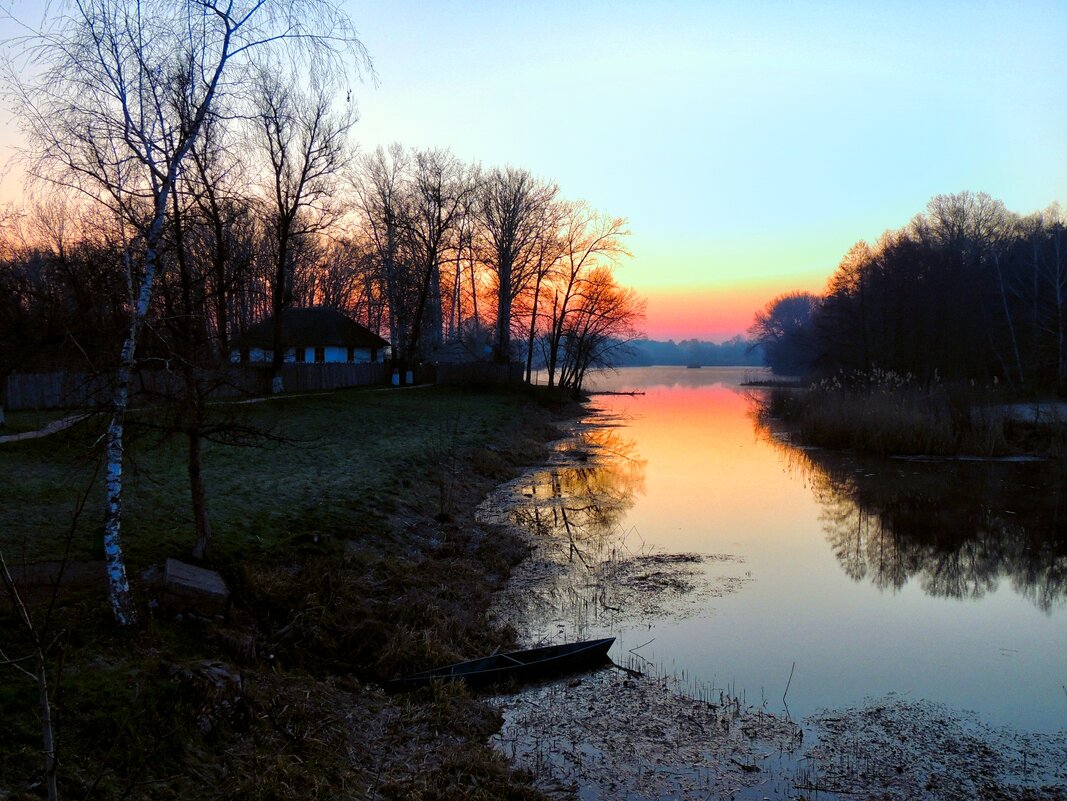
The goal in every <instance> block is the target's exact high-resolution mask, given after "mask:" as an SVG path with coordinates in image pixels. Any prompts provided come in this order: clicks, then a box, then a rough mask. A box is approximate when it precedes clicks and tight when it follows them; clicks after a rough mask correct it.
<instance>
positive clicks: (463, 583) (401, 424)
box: [0, 388, 559, 799]
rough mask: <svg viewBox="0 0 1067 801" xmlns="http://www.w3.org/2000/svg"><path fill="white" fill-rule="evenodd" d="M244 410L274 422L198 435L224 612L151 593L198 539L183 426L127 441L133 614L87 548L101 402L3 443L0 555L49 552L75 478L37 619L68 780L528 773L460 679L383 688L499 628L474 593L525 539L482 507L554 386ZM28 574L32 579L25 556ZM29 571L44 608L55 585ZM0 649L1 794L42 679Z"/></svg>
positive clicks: (22, 767) (186, 793)
mask: <svg viewBox="0 0 1067 801" xmlns="http://www.w3.org/2000/svg"><path fill="white" fill-rule="evenodd" d="M233 411H234V410H233V409H232V408H231V409H227V410H225V412H224V411H223V410H219V414H223V413H225V414H227V415H229V414H231V413H232V412H233ZM240 413H241V420H240V421H239V422H240V424H241V425H243V426H247V427H252V428H255V429H257V430H259V431H261V432H269V434H270V436H269V437H266V438H263V437H260V438H259V439H258V440H257V441H256V444H255V447H238V446H235V445H223V444H212V445H210V446H209V448H208V450H207V453H206V455H205V468H206V472H207V481H208V492H209V497H208V504H209V510H210V514H211V522H212V533H213V543H212V550H211V552H210V559H211V565H210V566H211V567H214V568H216V569H218V570H219V571H220V572H221V573H222V574H223V576H224V577H225V578H226V580H227V582H228V584H229V586H230V588H231V590H232V592H233V598H234V603H233V608H232V610H231V613H230V615H229V618H228V620H227V622H226V623H225V624H224V625H218V624H209V623H206V622H204V621H199V620H196V619H191V618H189V617H185V618H184V619H177V618H176V617H175V616H173V615H171V614H168V613H164V612H162V611H160V610H159V609H158V608H157V607H156V606H155V603H154V602H155V600H156V599H157V596H158V594H159V593H158V587H157V586H156V585H155V584H154V583H153V579H152V577H153V576H154V575H157V573H158V566H159V565H160V564H161V563H162V562H163V560H165V559H166V558H167V557H170V556H173V557H178V558H183V557H185V555H186V554H188V552H189V550H190V548H191V547H192V544H193V540H194V534H193V523H192V519H191V514H190V512H189V508H190V505H189V500H188V488H187V479H186V474H185V464H184V447H183V443H182V442H181V440H180V439H171V440H160V439H159V438H158V437H157V436H156V435H155V434H154V433H152V432H151V431H150V430H148V426H146V425H145V424H146V423H148V422H149V420H148V418H147V417H146V418H143V419H141V420H140V422H139V427H140V428H142V429H143V431H142V435H141V436H140V437H139V438H137V440H136V442H135V443H134V445H133V447H132V449H131V459H130V464H131V467H130V469H129V473H128V476H129V479H128V480H129V484H128V494H127V505H126V515H125V523H124V526H125V532H126V533H125V538H126V544H127V549H128V555H129V560H130V567H131V574H132V575H133V576H134V592H135V595H136V597H137V601H138V603H139V606H140V611H141V618H142V621H143V622H142V624H141V625H140V627H138V628H137V629H136V630H135V631H132V632H118V631H116V630H115V629H114V628H113V627H112V625H111V623H110V620H109V615H108V611H107V605H106V599H105V597H104V593H103V581H102V573H101V572H100V570H99V569H98V568H99V563H98V562H94V561H93V558H94V554H93V531H94V529H95V528H96V527H97V526H98V525H99V523H100V509H101V508H102V507H101V504H100V498H101V495H102V488H101V487H100V486H99V483H100V482H99V477H97V478H96V480H95V481H94V470H95V465H96V463H97V460H96V457H95V450H94V449H95V445H96V443H97V442H98V438H99V433H100V426H101V425H102V423H101V421H99V420H92V419H90V420H87V421H85V422H83V423H81V424H79V425H78V426H76V427H74V428H72V429H70V430H69V431H65V432H62V433H60V434H57V435H54V436H52V437H49V438H47V439H41V440H29V441H25V442H19V443H8V444H6V445H3V446H0V470H2V471H3V473H4V475H6V476H14V477H15V478H14V480H9V481H8V482H7V484H6V487H5V497H4V499H3V503H2V504H0V547H2V549H3V552H4V554H5V556H6V558H7V560H8V561H9V563H12V564H13V565H15V566H16V567H17V566H19V565H21V564H22V563H31V564H33V563H39V562H41V561H43V560H55V559H59V558H61V556H62V554H63V553H64V551H65V550H66V549H67V536H66V534H67V533H68V532H69V531H70V530H71V512H72V509H73V508H74V507H75V505H76V504H77V502H78V499H79V497H81V496H82V495H86V497H87V498H88V500H87V503H86V511H85V512H84V513H83V514H82V515H81V517H80V518H79V519H78V521H77V525H76V526H75V527H74V528H73V536H72V537H71V538H70V547H69V554H70V556H69V559H70V562H71V566H72V567H71V569H70V570H69V571H68V574H67V578H66V580H65V581H64V582H63V583H62V585H61V586H60V587H59V592H58V601H59V603H58V608H57V611H56V612H55V614H54V616H53V622H52V625H51V627H50V628H51V631H50V638H49V642H51V638H52V637H54V638H55V641H54V643H53V644H52V646H51V648H50V651H49V667H50V670H51V672H52V675H53V676H54V678H55V680H56V684H55V690H54V697H56V698H57V702H56V708H57V720H58V730H59V733H60V745H59V751H60V769H59V776H60V794H61V797H79V798H81V797H86V795H87V793H88V795H89V796H90V797H93V798H106V799H110V798H186V797H196V796H200V797H206V798H263V799H266V798H278V799H285V798H293V799H296V798H301V799H303V798H313V797H337V798H349V797H350V798H368V799H369V798H398V799H399V798H405V799H406V798H413V799H418V798H457V799H458V798H471V799H478V798H485V799H489V798H503V797H512V798H525V797H529V798H536V797H538V794H537V793H536V791H535V790H533V789H532V786H531V784H530V781H529V777H525V776H522V775H516V774H514V773H513V772H512V771H511V770H510V768H509V767H508V766H507V765H506V763H504V762H503V761H502V760H501V759H500V758H499V757H498V756H497V755H496V754H495V753H493V752H492V751H491V750H489V749H488V747H487V746H486V745H485V738H486V737H487V736H488V734H489V733H491V732H492V731H493V730H495V728H496V726H497V725H498V721H497V719H496V715H495V713H493V712H492V711H491V710H490V709H489V708H488V707H486V706H485V705H484V704H482V703H481V702H480V701H478V700H476V699H472V698H469V697H468V696H466V695H465V694H464V693H463V692H462V691H455V690H452V691H446V690H442V691H439V692H438V693H437V694H432V693H426V694H425V695H423V696H417V697H397V698H389V697H386V696H384V695H383V694H382V693H381V691H380V690H379V689H378V687H377V684H378V682H380V681H381V680H383V679H386V678H389V677H391V676H394V675H397V674H399V673H403V672H405V671H409V670H414V669H421V668H423V667H425V666H427V665H430V664H437V663H439V662H442V661H448V660H452V659H459V658H463V657H471V656H475V655H479V654H482V653H486V652H489V651H491V650H493V649H494V648H498V647H506V646H508V645H510V644H512V642H513V637H514V633H513V632H511V631H508V630H507V629H502V628H498V627H494V626H493V625H492V624H491V623H490V621H489V618H488V616H487V612H488V608H489V604H490V600H491V597H492V593H493V592H494V591H495V590H496V589H498V588H499V587H500V586H501V585H502V582H503V581H504V579H505V578H506V576H507V574H508V572H509V570H510V569H511V567H512V566H513V565H514V564H515V563H516V562H517V561H518V560H520V559H521V558H523V556H524V555H525V552H526V551H525V547H524V545H523V544H522V543H521V542H519V541H518V540H516V539H515V538H513V537H512V536H511V535H509V534H506V533H504V532H500V531H497V530H491V529H487V528H485V527H483V526H480V525H478V524H477V523H476V522H475V521H474V519H473V510H474V508H475V506H476V505H477V502H478V501H479V500H480V499H481V497H482V496H483V495H484V494H485V493H486V492H487V491H488V490H489V489H490V488H491V487H492V486H494V485H495V484H497V483H499V482H500V481H502V480H505V479H507V478H508V477H510V476H512V475H514V474H515V473H516V472H517V471H518V470H519V469H520V466H521V465H525V464H529V463H531V462H535V461H536V460H538V459H539V458H541V456H542V455H543V453H544V450H543V443H544V442H545V441H547V440H548V439H549V438H550V437H551V436H553V435H554V431H555V429H554V428H553V426H552V424H553V422H554V421H556V420H557V419H558V416H559V407H558V405H557V404H555V402H549V401H548V400H547V399H544V398H542V399H540V400H539V399H538V398H536V397H532V396H529V395H526V394H523V393H518V392H507V391H486V392H476V391H462V390H450V389H441V388H435V389H419V390H410V391H386V392H375V391H367V390H359V391H345V392H337V393H330V394H325V395H315V396H304V397H293V398H284V399H277V400H271V401H269V402H266V403H259V404H249V405H247V406H243V407H241V409H240ZM16 574H17V575H18V571H16ZM22 574H23V575H25V576H26V577H27V582H30V583H32V581H33V576H34V571H33V570H29V571H23V573H22ZM23 589H24V592H25V594H26V595H27V597H28V598H29V599H30V600H31V602H32V606H33V609H34V612H35V614H36V616H37V619H38V620H40V621H43V620H44V617H45V615H46V612H47V607H48V603H49V601H50V595H51V591H50V588H49V586H47V585H46V584H44V583H40V582H39V584H38V586H30V585H29V584H28V583H24V585H23ZM0 636H2V637H3V642H4V643H5V645H4V651H5V653H7V654H8V656H18V655H20V654H22V653H24V652H27V650H28V648H29V642H28V640H27V638H26V636H25V634H24V632H23V631H22V630H21V629H20V628H19V626H18V625H17V624H16V621H15V618H14V616H13V615H12V614H10V612H9V611H8V610H7V609H6V608H4V609H3V612H2V613H0ZM0 670H3V671H6V672H5V673H3V674H0V675H2V676H3V681H2V682H0V714H2V716H3V719H4V721H5V723H7V731H6V734H5V737H4V739H3V743H2V745H0V798H3V797H4V794H5V793H8V794H10V797H12V798H18V797H22V796H26V797H32V796H33V787H34V784H35V782H37V781H38V780H39V774H40V770H41V758H40V729H39V726H38V724H37V719H36V717H35V708H36V707H35V704H36V697H37V696H36V687H35V686H34V685H33V684H32V683H31V682H30V681H29V680H28V679H26V678H25V677H23V676H21V675H20V674H18V673H16V672H15V671H14V669H12V668H10V667H4V666H0Z"/></svg>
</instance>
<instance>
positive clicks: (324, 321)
mask: <svg viewBox="0 0 1067 801" xmlns="http://www.w3.org/2000/svg"><path fill="white" fill-rule="evenodd" d="M273 326H274V318H273V317H268V318H267V319H265V320H263V321H262V322H259V323H256V324H255V325H254V326H252V327H251V328H249V329H248V330H247V331H246V332H245V333H244V335H243V336H241V337H238V340H237V344H238V346H239V347H246V348H247V347H252V348H263V349H265V350H270V349H271V348H273V347H274V328H273ZM282 344H283V345H284V346H285V347H287V348H290V347H298V346H299V347H325V346H328V345H333V346H337V347H342V348H377V349H381V348H386V347H389V342H388V341H387V340H385V339H382V338H381V337H380V336H378V335H377V334H375V333H374V332H373V331H371V330H370V329H369V328H366V327H365V326H362V325H360V324H359V323H357V322H356V321H355V320H353V319H352V318H351V317H349V316H348V315H346V314H343V313H342V312H339V311H337V310H336V309H327V308H325V307H323V306H316V307H313V308H310V309H286V310H285V311H284V312H282Z"/></svg>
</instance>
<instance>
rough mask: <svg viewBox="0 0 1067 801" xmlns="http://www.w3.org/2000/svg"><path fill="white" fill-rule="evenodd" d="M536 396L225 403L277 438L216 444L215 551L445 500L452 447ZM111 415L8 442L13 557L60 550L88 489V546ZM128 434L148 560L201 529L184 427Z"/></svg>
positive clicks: (472, 439)
mask: <svg viewBox="0 0 1067 801" xmlns="http://www.w3.org/2000/svg"><path fill="white" fill-rule="evenodd" d="M528 403H529V401H528V399H526V398H524V397H523V396H521V395H517V394H515V393H509V392H491V393H481V392H472V391H463V390H460V389H448V388H429V389H415V390H404V391H374V390H366V389H359V390H347V391H339V392H333V393H327V394H316V395H305V396H292V397H282V398H277V399H272V400H269V401H266V402H263V403H254V404H241V405H226V406H221V405H220V406H219V407H216V413H218V414H227V415H229V414H233V413H235V412H236V413H238V414H239V421H240V422H241V423H242V424H244V425H251V426H254V427H256V428H258V429H260V430H261V431H263V432H265V433H269V434H270V435H272V436H274V437H277V438H280V439H275V440H271V439H267V438H263V439H260V440H259V441H258V442H257V443H256V444H255V445H253V446H237V445H227V444H217V443H207V444H206V446H205V454H204V464H205V467H204V469H205V475H206V482H207V487H208V509H209V514H210V519H211V525H212V534H213V543H212V559H213V561H220V562H223V563H225V562H228V561H231V560H233V559H238V558H248V557H251V556H255V555H256V554H260V553H264V552H270V551H271V550H273V549H275V548H277V547H278V546H280V545H282V544H284V543H286V542H288V541H290V540H291V539H292V538H294V537H301V536H307V535H312V534H316V533H321V532H329V533H330V534H331V535H333V536H343V537H356V536H359V535H362V534H368V533H374V531H375V530H376V529H379V528H380V527H381V526H382V525H383V521H384V520H385V519H386V518H388V517H389V516H391V515H392V514H394V513H396V512H397V511H399V510H402V509H404V508H405V507H411V506H419V507H422V506H424V505H425V504H426V503H427V502H429V501H431V500H432V501H434V502H436V503H437V504H438V505H439V506H447V505H448V504H449V502H450V498H449V497H448V487H449V485H450V484H452V483H453V482H454V481H455V480H457V479H458V478H459V477H458V476H455V475H453V474H452V471H451V462H452V460H453V459H454V458H456V457H457V456H458V455H460V454H465V453H469V452H470V451H472V450H476V449H479V448H481V447H482V446H483V445H484V444H486V443H488V442H490V441H492V440H493V439H494V438H495V437H497V436H498V435H500V434H503V433H506V432H507V431H508V430H509V429H513V428H515V427H516V416H517V415H521V414H523V409H524V407H525V406H526V405H527V404H528ZM105 425H106V420H105V419H104V418H103V417H94V418H90V419H89V420H87V421H86V422H84V423H81V424H79V425H78V426H76V427H75V428H74V429H72V430H70V431H65V432H61V433H59V434H56V435H53V436H51V437H47V438H43V439H36V440H28V441H24V442H16V443H6V444H4V445H0V472H2V473H3V475H5V476H10V477H13V480H9V481H7V482H5V490H4V492H5V496H6V497H5V498H4V502H3V503H2V504H0V548H2V549H3V551H4V553H5V555H6V556H7V558H8V559H9V560H12V559H13V558H23V557H24V558H25V559H26V560H27V561H36V560H42V559H54V558H58V556H59V555H60V554H61V553H62V550H63V545H64V543H65V538H66V535H67V532H68V530H69V527H70V521H71V515H72V512H73V510H74V508H75V506H76V504H77V503H78V501H79V499H80V498H81V497H82V496H83V495H84V494H85V493H86V492H87V491H88V493H89V495H88V500H87V503H86V507H85V510H84V512H83V514H82V515H81V517H80V519H79V521H78V529H77V533H76V536H75V539H74V549H73V551H72V557H73V558H75V559H85V558H89V557H90V556H91V549H92V542H93V532H94V530H95V529H96V528H97V527H98V526H99V525H100V524H101V522H102V519H103V500H102V499H103V487H102V484H103V481H102V471H99V470H98V469H97V467H98V464H99V451H98V448H99V442H100V436H101V434H102V433H103V428H104V426H105ZM131 428H132V429H134V430H136V428H137V416H136V415H134V419H133V421H132V425H131ZM131 433H134V432H131ZM132 439H133V440H134V441H133V443H132V445H131V447H130V448H129V452H128V453H129V463H128V466H127V468H126V487H125V491H126V494H125V498H124V516H123V530H124V540H125V547H126V550H127V556H128V559H129V560H130V563H131V565H133V566H134V567H142V566H146V565H148V564H151V563H153V562H158V561H161V560H162V559H165V558H166V557H167V556H182V555H184V554H186V553H187V552H188V551H189V550H190V549H191V547H192V545H193V542H194V539H195V532H194V528H193V520H192V515H191V507H190V500H189V483H188V476H187V473H186V464H185V458H186V443H185V440H184V437H182V436H174V437H171V438H170V439H168V440H165V441H160V440H159V438H158V436H157V435H155V434H154V433H150V432H142V433H140V434H136V435H135V436H134V437H132ZM436 511H443V512H451V511H453V510H451V509H446V508H442V509H438V510H436Z"/></svg>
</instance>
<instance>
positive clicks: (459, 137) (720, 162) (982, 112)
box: [14, 0, 1067, 338]
mask: <svg viewBox="0 0 1067 801" xmlns="http://www.w3.org/2000/svg"><path fill="white" fill-rule="evenodd" d="M20 6H21V7H23V8H32V7H33V4H31V3H18V2H16V3H15V4H14V7H15V8H19V7H20ZM350 8H351V12H352V16H353V18H354V20H355V23H356V26H357V28H358V30H359V32H360V35H361V37H362V39H363V42H364V44H365V45H366V46H367V48H368V49H369V50H370V53H371V55H372V57H373V58H374V62H375V67H376V70H377V73H378V77H379V82H378V85H377V86H373V85H372V84H371V83H369V82H367V83H365V84H364V85H362V86H359V87H357V88H356V91H355V94H356V96H357V97H358V99H359V104H360V110H361V118H362V119H361V122H360V124H359V125H358V126H357V130H356V137H357V139H358V140H359V142H360V146H361V147H363V148H366V149H371V148H373V147H374V146H376V145H378V144H385V143H389V142H393V141H399V142H401V143H403V144H405V145H408V146H413V147H449V148H451V149H452V150H453V151H454V152H455V153H456V154H457V155H459V156H460V157H462V158H465V159H468V160H472V161H480V162H482V163H484V164H505V163H507V164H514V165H517V166H522V167H526V168H528V169H530V170H531V171H533V172H535V173H536V174H538V175H540V176H542V177H545V178H550V179H553V180H555V181H557V182H558V183H559V184H560V186H561V188H562V190H563V193H564V194H565V195H566V196H568V197H571V198H585V199H587V200H588V201H590V202H591V203H592V204H593V205H594V206H596V207H598V208H600V209H602V210H604V211H606V212H610V213H612V214H617V215H621V216H625V217H627V218H628V219H629V220H630V227H631V230H632V231H633V236H632V238H631V241H630V249H631V250H632V251H633V253H634V258H633V259H632V260H631V261H630V262H629V263H628V264H627V265H626V266H625V267H624V268H623V269H622V271H621V272H620V279H621V280H622V281H623V282H624V283H629V284H630V285H632V286H634V287H635V288H636V289H638V290H639V291H641V292H642V293H644V294H646V295H648V297H649V299H650V307H649V326H648V327H649V330H650V332H651V333H654V334H657V335H660V336H675V337H679V336H689V335H699V336H708V337H714V338H721V337H723V336H726V335H729V334H730V333H737V332H739V331H740V330H743V328H744V327H746V326H747V321H748V320H750V319H751V313H752V311H754V310H755V307H756V306H757V305H762V303H763V302H765V301H766V300H769V299H770V297H772V296H773V295H774V294H777V293H778V292H781V291H786V290H789V289H794V288H803V289H815V290H817V289H819V288H820V287H821V286H822V284H823V282H824V281H825V279H826V277H828V276H829V274H830V272H831V271H832V270H833V269H834V267H835V266H836V264H837V262H838V261H839V260H840V258H841V256H842V255H843V254H844V253H845V251H846V250H847V249H848V247H849V246H850V245H851V244H852V243H853V242H855V241H856V240H858V239H861V238H862V239H869V240H870V239H875V238H877V236H878V235H879V234H880V233H881V232H882V231H883V230H885V229H886V228H897V227H900V226H902V225H904V224H905V223H906V222H907V221H908V220H909V219H910V218H911V217H912V216H913V215H914V214H916V213H917V212H920V211H922V209H923V208H924V206H925V205H926V202H927V201H928V200H929V199H930V198H931V197H932V196H933V195H935V194H938V193H944V192H957V191H961V190H964V189H971V190H975V191H985V192H988V193H990V194H991V195H993V196H995V197H998V198H1000V199H1002V200H1003V201H1004V202H1005V203H1006V204H1007V206H1008V207H1009V208H1011V209H1013V210H1015V211H1019V212H1029V211H1034V210H1037V209H1039V208H1043V207H1045V206H1047V205H1048V204H1049V203H1051V202H1053V201H1056V200H1067V192H1065V191H1064V190H1065V188H1067V146H1065V143H1067V102H1065V100H1067V45H1065V43H1067V3H1063V2H1055V3H1054V2H1021V3H1011V4H1008V3H982V2H975V3H963V2H923V3H912V2H882V3H873V2H872V3H865V2H850V3H810V2H809V3H805V2H799V3H798V2H792V3H716V2H699V3H698V2H669V3H664V2H645V3H633V2H576V3H566V2H540V3H524V2H514V3H510V2H500V3H488V2H482V3H477V2H476V3H458V2H439V3H432V4H430V3H425V2H423V3H417V2H409V0H398V1H394V2H389V3H380V4H379V3H353V4H351V6H350ZM683 309H684V311H683Z"/></svg>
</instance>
